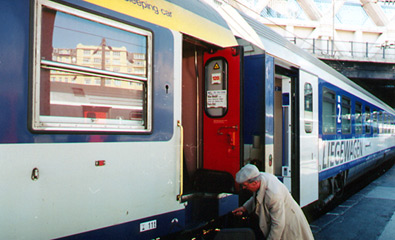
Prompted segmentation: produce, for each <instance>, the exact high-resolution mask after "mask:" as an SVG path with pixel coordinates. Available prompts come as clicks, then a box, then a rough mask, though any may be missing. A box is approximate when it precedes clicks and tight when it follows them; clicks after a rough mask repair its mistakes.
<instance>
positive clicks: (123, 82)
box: [33, 1, 152, 132]
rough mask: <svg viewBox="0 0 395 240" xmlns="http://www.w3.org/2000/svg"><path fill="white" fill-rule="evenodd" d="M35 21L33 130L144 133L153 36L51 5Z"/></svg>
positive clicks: (39, 10) (148, 120) (148, 127)
mask: <svg viewBox="0 0 395 240" xmlns="http://www.w3.org/2000/svg"><path fill="white" fill-rule="evenodd" d="M43 2H44V1H43ZM36 16H37V20H36V22H37V25H36V26H35V39H37V41H36V45H35V51H34V52H35V54H36V55H35V59H34V63H35V66H34V67H35V68H34V77H33V79H34V86H33V91H34V94H33V96H34V101H33V102H34V105H33V129H34V130H74V131H99V132H100V131H106V132H109V131H116V132H149V131H150V130H151V115H152V114H151V99H150V98H151V95H152V94H151V88H152V86H151V85H152V84H151V69H150V68H149V66H150V65H151V58H152V54H151V49H152V34H151V33H150V32H148V31H145V30H142V29H138V28H134V27H132V26H129V25H124V24H121V23H118V22H113V21H110V20H107V19H105V18H101V17H98V16H95V15H90V14H87V13H85V12H82V11H77V10H75V9H69V8H67V7H65V6H62V5H58V4H55V3H52V2H48V3H47V4H45V6H44V5H41V6H40V5H39V6H38V7H37V9H36Z"/></svg>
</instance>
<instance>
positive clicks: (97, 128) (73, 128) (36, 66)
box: [30, 0, 153, 133]
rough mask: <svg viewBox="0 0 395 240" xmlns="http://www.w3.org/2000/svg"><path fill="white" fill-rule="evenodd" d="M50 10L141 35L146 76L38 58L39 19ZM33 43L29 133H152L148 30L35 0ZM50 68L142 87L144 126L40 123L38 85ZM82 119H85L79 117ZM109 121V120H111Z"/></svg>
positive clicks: (151, 56) (150, 42) (150, 63)
mask: <svg viewBox="0 0 395 240" xmlns="http://www.w3.org/2000/svg"><path fill="white" fill-rule="evenodd" d="M44 8H49V9H52V10H54V11H57V12H63V13H65V14H69V15H73V16H75V17H78V18H82V19H86V20H89V21H92V22H95V23H98V24H103V25H106V26H109V27H112V28H115V29H119V30H123V31H127V32H130V33H131V34H137V35H141V36H144V37H145V39H146V76H145V77H142V76H137V75H132V74H127V73H120V72H113V71H108V70H102V69H95V68H90V67H84V66H82V65H74V64H67V63H62V62H57V61H55V59H53V60H44V59H41V49H42V47H43V46H41V44H42V42H41V39H42V37H43V35H42V29H41V28H42V20H43V15H42V12H43V9H44ZM34 12H35V17H34V33H33V36H34V43H33V64H32V68H33V71H32V72H33V74H32V87H31V91H32V115H31V125H30V127H31V130H32V131H62V132H63V131H66V132H114V133H122V132H126V133H150V132H151V131H152V124H153V119H152V115H153V113H152V112H153V109H152V105H153V99H152V97H153V93H152V90H153V88H152V87H153V86H152V85H153V83H152V75H153V71H152V61H153V60H152V59H153V33H152V32H151V31H149V30H146V29H143V28H138V27H135V26H132V25H128V24H125V23H121V22H118V21H115V20H111V19H108V18H105V17H101V16H98V15H95V14H92V13H88V12H85V11H82V10H78V9H75V8H71V7H68V6H65V5H62V4H58V3H54V2H50V1H47V0H38V1H37V3H36V4H35V8H34ZM45 68H46V69H49V70H51V71H53V70H56V71H66V72H74V73H76V74H81V75H87V74H88V75H89V76H94V77H103V78H104V77H105V78H110V79H111V80H121V81H125V82H129V83H133V82H135V83H139V84H143V85H144V87H143V90H142V91H143V92H142V94H143V95H142V98H141V100H142V107H143V110H142V111H143V115H144V117H143V118H142V121H143V122H144V125H143V127H135V126H133V124H123V125H122V124H119V125H116V124H107V125H106V124H100V125H99V124H98V125H94V124H90V125H89V124H80V123H72V124H70V123H56V124H52V123H51V122H49V123H47V122H44V123H43V122H42V121H41V120H40V119H41V116H42V115H40V102H41V99H40V94H41V92H40V91H41V90H40V86H41V72H42V69H45ZM82 119H84V117H82ZM111 120H112V119H111Z"/></svg>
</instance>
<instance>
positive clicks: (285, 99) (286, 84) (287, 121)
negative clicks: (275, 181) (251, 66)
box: [277, 76, 292, 191]
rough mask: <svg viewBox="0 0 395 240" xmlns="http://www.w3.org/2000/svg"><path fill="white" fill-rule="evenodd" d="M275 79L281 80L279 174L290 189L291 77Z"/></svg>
mask: <svg viewBox="0 0 395 240" xmlns="http://www.w3.org/2000/svg"><path fill="white" fill-rule="evenodd" d="M277 81H280V82H281V92H280V93H281V96H280V98H281V106H279V107H281V109H280V110H279V111H278V114H279V115H280V114H281V116H282V119H281V121H279V123H280V122H281V123H282V126H279V128H281V135H282V138H281V144H282V148H281V159H282V168H281V171H282V173H281V175H282V177H283V183H284V184H285V186H287V188H288V190H289V191H291V189H292V181H291V180H292V179H291V172H292V171H291V138H292V135H291V133H292V121H291V116H292V105H291V104H290V92H291V78H290V77H287V76H281V78H280V79H279V80H277Z"/></svg>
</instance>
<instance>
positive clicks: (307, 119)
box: [304, 83, 313, 133]
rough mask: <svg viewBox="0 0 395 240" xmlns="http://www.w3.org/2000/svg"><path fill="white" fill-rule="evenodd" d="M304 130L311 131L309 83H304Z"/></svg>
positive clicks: (311, 98) (311, 91)
mask: <svg viewBox="0 0 395 240" xmlns="http://www.w3.org/2000/svg"><path fill="white" fill-rule="evenodd" d="M304 130H305V132H306V133H311V132H312V131H313V88H312V86H311V84H310V83H305V85H304Z"/></svg>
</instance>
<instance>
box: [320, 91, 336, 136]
mask: <svg viewBox="0 0 395 240" xmlns="http://www.w3.org/2000/svg"><path fill="white" fill-rule="evenodd" d="M322 102H323V103H322V132H323V133H326V134H334V133H336V106H335V94H334V93H333V92H330V91H328V90H326V89H325V90H324V93H323V101H322Z"/></svg>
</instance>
